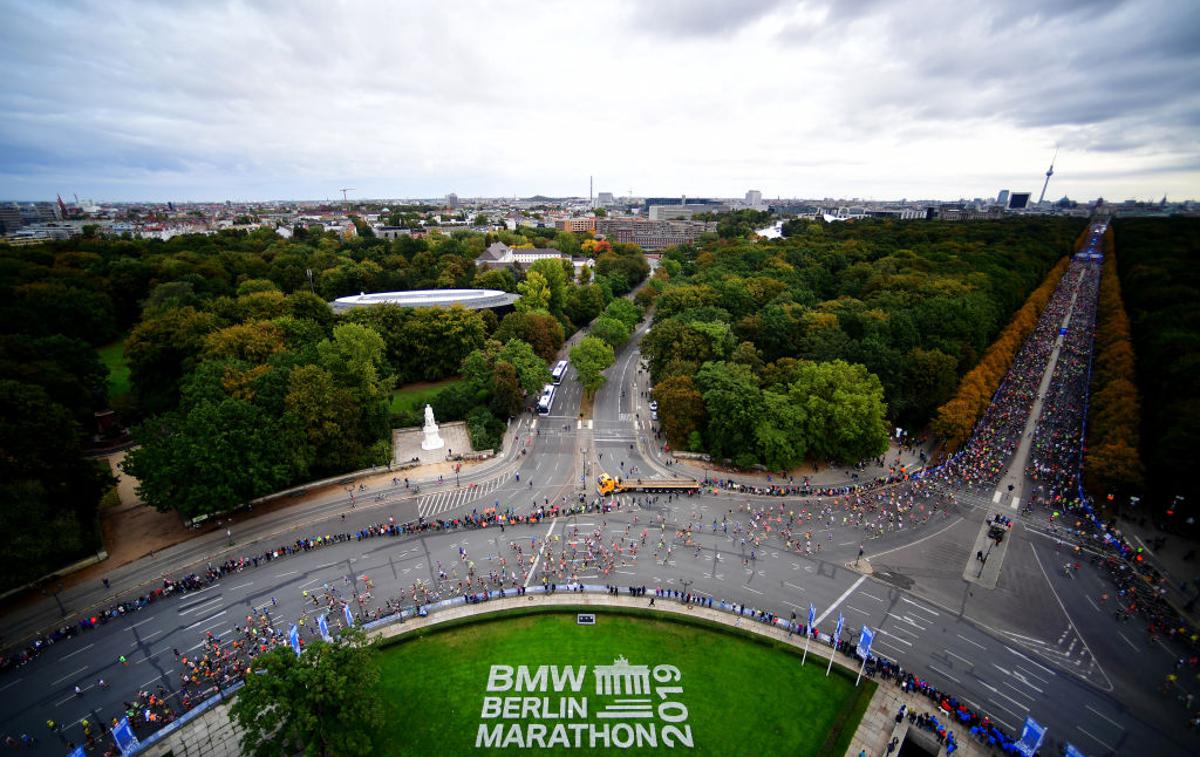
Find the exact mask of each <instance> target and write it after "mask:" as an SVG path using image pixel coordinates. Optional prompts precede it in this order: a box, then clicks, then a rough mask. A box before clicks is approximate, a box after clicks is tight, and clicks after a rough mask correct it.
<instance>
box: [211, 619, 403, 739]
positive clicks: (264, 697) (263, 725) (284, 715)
mask: <svg viewBox="0 0 1200 757" xmlns="http://www.w3.org/2000/svg"><path fill="white" fill-rule="evenodd" d="M377 658H378V648H377V647H376V645H375V644H372V643H368V642H367V640H366V636H365V634H364V633H363V632H362V631H361V630H359V629H345V630H343V631H342V632H341V634H340V636H339V637H338V639H337V640H336V641H334V642H332V643H327V642H325V641H322V640H319V639H317V640H313V641H311V642H308V643H306V644H305V646H304V651H303V653H302V654H301V655H300V656H296V654H295V653H294V652H293V651H292V649H291V648H290V647H287V646H281V647H276V648H275V649H272V650H271V651H270V652H267V653H266V654H263V655H261V656H259V657H258V658H256V659H255V661H254V674H252V675H247V676H246V678H245V680H246V685H245V686H243V687H242V690H241V691H240V692H238V695H237V697H236V698H235V699H234V701H233V706H232V707H231V708H230V710H229V714H230V716H231V717H232V718H233V720H234V721H235V722H236V723H237V724H238V726H239V727H240V728H241V729H242V742H241V744H242V749H243V751H244V752H245V753H246V754H249V755H253V757H273V756H274V755H294V754H304V755H314V756H315V755H321V756H322V757H324V756H326V755H330V756H332V755H364V754H372V753H374V752H375V751H376V744H375V738H376V736H377V733H378V731H379V729H380V728H382V726H383V723H384V715H383V712H384V710H383V703H382V702H381V700H380V695H379V692H378V689H377V684H378V682H379V665H378V661H377Z"/></svg>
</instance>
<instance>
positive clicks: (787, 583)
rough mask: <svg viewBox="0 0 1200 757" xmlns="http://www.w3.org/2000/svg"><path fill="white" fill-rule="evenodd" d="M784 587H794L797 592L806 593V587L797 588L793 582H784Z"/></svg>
mask: <svg viewBox="0 0 1200 757" xmlns="http://www.w3.org/2000/svg"><path fill="white" fill-rule="evenodd" d="M783 585H784V586H790V587H792V588H793V589H795V590H796V591H804V587H803V586H797V585H796V584H794V583H791V582H789V581H784V582H783Z"/></svg>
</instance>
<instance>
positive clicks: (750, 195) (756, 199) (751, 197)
mask: <svg viewBox="0 0 1200 757" xmlns="http://www.w3.org/2000/svg"><path fill="white" fill-rule="evenodd" d="M746 204H747V205H751V206H753V207H758V206H759V205H762V192H759V191H758V190H757V189H751V190H750V191H749V192H747V193H746Z"/></svg>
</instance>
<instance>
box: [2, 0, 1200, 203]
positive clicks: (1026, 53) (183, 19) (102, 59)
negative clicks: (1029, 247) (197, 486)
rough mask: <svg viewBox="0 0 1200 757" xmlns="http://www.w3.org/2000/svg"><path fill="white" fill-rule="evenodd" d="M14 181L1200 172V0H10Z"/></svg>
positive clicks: (487, 184) (690, 180)
mask: <svg viewBox="0 0 1200 757" xmlns="http://www.w3.org/2000/svg"><path fill="white" fill-rule="evenodd" d="M0 18H2V19H3V21H2V23H0V70H3V71H4V76H3V80H2V82H3V83H0V198H4V199H52V198H53V197H54V195H55V194H56V193H62V195H63V197H64V198H65V199H68V200H69V199H70V198H71V194H72V193H77V194H78V195H79V196H80V198H94V199H96V200H206V199H218V200H223V199H235V200H238V199H248V200H259V199H263V200H265V199H291V198H295V199H324V198H332V197H335V196H337V197H340V192H339V189H340V188H341V187H353V188H354V191H353V192H351V196H352V197H354V196H358V197H434V196H441V195H444V194H446V193H448V192H456V193H458V194H459V195H460V196H464V197H467V196H496V195H513V194H519V195H522V196H528V195H532V194H535V193H541V194H546V195H557V196H561V195H585V196H586V194H587V191H588V175H589V174H594V175H595V187H596V191H598V192H599V191H609V192H613V193H614V194H617V195H622V194H627V193H629V191H630V190H632V191H633V193H634V194H635V195H643V196H644V195H668V196H674V195H678V194H683V193H686V194H689V195H692V196H710V195H711V196H740V195H742V194H743V193H745V191H746V190H748V189H758V190H761V191H762V192H763V194H764V196H766V197H775V196H784V197H815V198H822V197H862V198H873V199H894V198H901V197H907V198H910V199H913V198H943V199H953V198H958V197H976V196H989V195H990V196H994V195H995V194H996V192H997V191H998V190H1000V189H1002V188H1008V189H1011V190H1014V191H1017V190H1025V191H1030V192H1033V194H1034V198H1035V199H1036V197H1037V194H1038V192H1039V191H1040V189H1041V182H1042V175H1043V174H1044V172H1045V171H1046V168H1047V165H1048V164H1049V162H1050V159H1051V156H1052V155H1053V153H1054V150H1055V147H1056V146H1058V147H1059V148H1060V152H1059V155H1058V161H1057V163H1056V165H1055V175H1054V178H1053V179H1052V180H1051V182H1050V189H1049V191H1048V193H1047V198H1053V199H1057V198H1058V197H1061V196H1062V195H1063V194H1067V195H1070V196H1071V197H1073V198H1077V199H1089V198H1094V197H1096V196H1103V197H1105V198H1108V199H1111V200H1121V199H1126V198H1130V197H1137V198H1139V199H1148V198H1154V199H1157V198H1159V197H1161V196H1162V195H1163V194H1164V193H1165V194H1166V195H1168V197H1170V198H1171V199H1184V198H1185V197H1192V198H1196V197H1200V128H1198V127H1200V2H1196V1H1195V0H1128V1H1127V2H1120V0H1069V1H1064V2H1055V1H1054V0H1036V1H1035V0H980V1H977V0H952V1H951V2H943V1H940V0H939V1H937V2H934V1H932V0H904V1H903V2H884V1H883V0H838V1H837V2H828V1H825V0H821V1H813V2H808V1H803V2H796V1H795V0H731V1H728V2H726V1H724V0H640V1H638V2H619V1H618V0H612V1H611V2H609V1H607V0H564V1H563V2H553V1H550V2H541V1H539V2H534V1H532V0H530V1H528V2H504V1H502V0H501V1H496V0H490V1H489V2H478V3H476V2H468V1H466V0H452V1H449V0H430V1H429V2H411V3H410V2H397V1H396V0H392V1H390V2H379V3H374V2H335V1H333V0H321V1H320V2H299V1H298V0H280V1H279V2H255V1H250V0H247V1H246V2H231V3H226V2H219V1H218V0H198V1H197V2H180V1H178V0H173V1H171V2H166V1H164V2H159V3H133V2H122V1H121V0H100V1H98V2H29V1H17V0H0Z"/></svg>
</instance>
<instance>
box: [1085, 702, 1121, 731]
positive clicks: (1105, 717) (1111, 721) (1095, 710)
mask: <svg viewBox="0 0 1200 757" xmlns="http://www.w3.org/2000/svg"><path fill="white" fill-rule="evenodd" d="M1084 707H1086V708H1088V709H1089V710H1091V711H1092V712H1094V713H1096V714H1097V715H1099V716H1100V717H1102V718H1104V719H1105V720H1107V721H1108V722H1110V723H1112V724H1113V725H1115V726H1116V727H1117V728H1119V729H1120V730H1122V731H1124V730H1125V727H1124V726H1123V725H1121V724H1120V723H1118V722H1117V721H1115V720H1113V719H1112V718H1110V717H1109V716H1107V715H1105V714H1104V713H1103V712H1100V711H1099V710H1097V709H1096V708H1095V707H1092V706H1091V705H1090V704H1085V705H1084Z"/></svg>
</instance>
